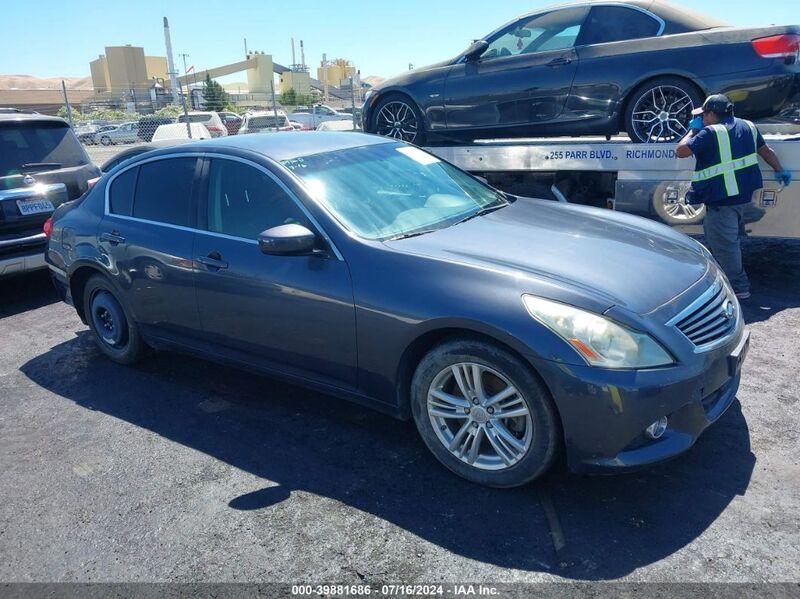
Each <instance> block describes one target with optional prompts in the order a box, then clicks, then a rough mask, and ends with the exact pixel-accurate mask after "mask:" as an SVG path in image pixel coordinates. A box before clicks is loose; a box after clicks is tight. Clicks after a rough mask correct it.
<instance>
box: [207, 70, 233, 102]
mask: <svg viewBox="0 0 800 599" xmlns="http://www.w3.org/2000/svg"><path fill="white" fill-rule="evenodd" d="M203 101H204V102H205V105H206V109H207V110H216V111H221V110H224V109H225V105H226V104H228V102H229V101H230V98H229V97H228V93H227V92H226V91H225V89H224V88H223V87H222V86H221V85H220V84H219V83H217V82H216V81H214V80H213V79H212V78H211V76H210V75H209V74H208V73H206V80H205V81H203Z"/></svg>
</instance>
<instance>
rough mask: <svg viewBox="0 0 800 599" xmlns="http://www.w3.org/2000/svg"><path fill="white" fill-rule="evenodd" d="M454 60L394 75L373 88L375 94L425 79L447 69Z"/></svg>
mask: <svg viewBox="0 0 800 599" xmlns="http://www.w3.org/2000/svg"><path fill="white" fill-rule="evenodd" d="M454 60H455V59H454V58H450V59H448V60H443V61H441V62H436V63H434V64H429V65H425V66H424V67H419V68H416V69H414V70H412V71H407V72H405V73H401V74H400V75H395V76H394V77H392V78H390V79H386V80H385V81H381V82H380V83H379V84H378V85H376V86H374V87H373V88H372V89H374V90H375V91H376V92H379V91H382V90H384V89H388V88H392V87H405V86H407V85H410V84H411V83H414V82H416V81H418V80H420V79H427V77H428V73H430V72H431V71H433V70H435V69H439V68H441V67H447V66H450V65H452V64H453V61H454Z"/></svg>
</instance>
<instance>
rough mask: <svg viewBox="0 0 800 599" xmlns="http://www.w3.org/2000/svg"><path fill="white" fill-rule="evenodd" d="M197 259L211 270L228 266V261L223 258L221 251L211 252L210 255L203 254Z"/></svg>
mask: <svg viewBox="0 0 800 599" xmlns="http://www.w3.org/2000/svg"><path fill="white" fill-rule="evenodd" d="M197 261H198V262H199V263H200V264H202V265H204V266H205V267H206V268H208V270H211V271H216V270H221V269H223V268H228V263H227V262H225V261H224V260H223V259H222V256H221V255H220V253H219V252H211V253H210V254H209V255H208V256H201V257H199V258H198V259H197Z"/></svg>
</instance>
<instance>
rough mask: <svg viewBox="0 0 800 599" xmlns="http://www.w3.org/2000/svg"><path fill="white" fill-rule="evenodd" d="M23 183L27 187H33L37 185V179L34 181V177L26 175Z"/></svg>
mask: <svg viewBox="0 0 800 599" xmlns="http://www.w3.org/2000/svg"><path fill="white" fill-rule="evenodd" d="M22 182H23V183H24V184H25V185H33V184H34V183H36V179H34V178H33V177H31V176H30V175H25V176H24V177H23V178H22Z"/></svg>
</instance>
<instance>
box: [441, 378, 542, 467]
mask: <svg viewBox="0 0 800 599" xmlns="http://www.w3.org/2000/svg"><path fill="white" fill-rule="evenodd" d="M428 417H429V418H430V420H431V425H432V426H433V430H434V432H435V433H436V436H437V437H438V438H439V441H441V443H442V445H444V447H446V448H447V450H448V451H449V452H450V453H451V454H452V455H453V456H455V457H456V458H458V459H459V460H461V461H463V462H466V463H467V464H469V465H470V466H473V467H475V468H479V469H481V470H502V469H505V468H508V467H510V466H513V465H514V464H516V463H517V462H519V460H520V459H521V458H522V457H523V456H525V454H526V453H527V452H528V450H529V449H530V446H531V441H532V439H533V432H534V431H533V421H532V420H531V414H530V411H529V410H528V406H527V404H526V403H525V401H524V400H523V398H522V395H521V394H520V392H519V391H518V390H517V388H516V387H515V386H514V385H513V384H512V383H511V382H510V381H509V380H508V379H507V378H505V377H504V376H503V375H502V374H500V373H499V372H497V371H496V370H494V369H493V368H489V367H488V366H484V365H482V364H477V363H474V362H462V363H459V364H454V365H452V366H449V367H448V368H445V369H444V370H442V371H441V372H440V373H439V374H438V375H437V376H436V378H434V380H433V382H432V383H431V386H430V389H429V390H428Z"/></svg>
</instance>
